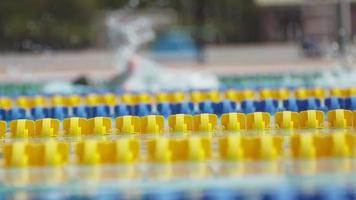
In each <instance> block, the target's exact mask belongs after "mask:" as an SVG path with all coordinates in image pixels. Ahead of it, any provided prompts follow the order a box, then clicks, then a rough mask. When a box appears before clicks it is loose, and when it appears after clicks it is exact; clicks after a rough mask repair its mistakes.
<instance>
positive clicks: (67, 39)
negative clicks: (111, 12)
mask: <svg viewBox="0 0 356 200" xmlns="http://www.w3.org/2000/svg"><path fill="white" fill-rule="evenodd" d="M96 7H97V6H96V0H85V1H83V0H60V1H48V0H1V1H0V13H1V14H0V25H1V28H0V32H1V33H0V40H1V43H0V44H1V46H2V47H3V48H4V47H5V48H12V49H19V50H23V49H24V50H26V49H29V50H41V49H42V48H78V47H84V46H87V45H89V44H90V41H91V40H92V38H93V37H94V31H93V30H94V29H93V28H92V26H91V24H92V21H93V18H94V17H95V14H96V10H97V9H96Z"/></svg>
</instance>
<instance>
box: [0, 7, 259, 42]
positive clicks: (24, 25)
mask: <svg viewBox="0 0 356 200" xmlns="http://www.w3.org/2000/svg"><path fill="white" fill-rule="evenodd" d="M127 4H128V0H0V49H1V48H5V49H9V48H10V49H26V48H31V47H29V46H31V44H36V45H37V46H44V47H50V48H55V49H61V48H83V47H87V46H90V45H91V44H92V43H93V41H94V39H95V36H96V31H95V27H94V22H95V19H97V16H98V14H99V13H100V12H102V11H103V10H104V11H106V10H114V9H118V8H121V7H123V6H125V5H127ZM157 6H160V7H167V8H173V9H174V10H176V12H177V14H178V18H179V19H180V25H183V26H185V27H192V29H191V32H192V34H193V36H195V37H196V38H197V39H199V38H201V37H206V36H204V35H208V36H210V35H211V33H214V35H215V37H214V42H222V43H224V42H248V41H256V40H258V36H259V35H258V32H259V31H258V18H257V17H258V10H257V8H256V7H255V5H254V2H253V0H140V4H139V6H138V8H137V9H140V8H147V7H157ZM202 35H203V36H202ZM29 44H30V45H29ZM32 46H33V45H32Z"/></svg>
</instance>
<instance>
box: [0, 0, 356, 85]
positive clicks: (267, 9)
mask: <svg viewBox="0 0 356 200" xmlns="http://www.w3.org/2000/svg"><path fill="white" fill-rule="evenodd" d="M355 34H356V2H354V1H353V0H330V1H318V0H314V1H305V0H219V1H216V0H195V1H184V0H61V1H48V0H15V1H14V0H1V1H0V68H1V69H2V70H1V72H0V79H1V80H2V81H10V82H11V81H13V80H17V81H24V80H25V81H32V82H33V81H38V80H39V79H41V80H42V79H44V80H51V81H53V80H63V79H66V80H72V81H73V80H74V81H76V80H78V79H79V80H83V77H84V82H86V79H89V80H92V79H101V81H102V80H105V79H115V81H114V82H115V84H120V83H121V82H122V81H121V79H122V77H119V76H118V77H117V76H114V77H113V73H114V74H124V75H125V76H126V75H127V76H128V73H126V72H129V70H130V69H126V68H127V67H128V66H129V63H130V62H134V61H135V59H133V56H134V55H136V54H138V55H140V56H143V57H145V58H147V59H148V60H149V61H152V62H150V64H147V63H145V62H143V63H144V64H142V66H143V68H148V69H150V68H149V67H146V66H151V65H159V66H164V67H165V68H169V69H172V70H175V69H180V70H188V71H189V70H190V71H195V72H199V73H200V72H202V71H207V72H209V73H211V74H213V75H214V76H233V75H237V76H241V75H246V76H247V75H256V74H271V73H273V74H283V73H284V74H285V73H288V74H290V73H306V74H308V73H309V72H315V71H316V72H320V71H323V70H324V71H325V70H326V69H329V68H334V67H335V66H337V67H339V68H343V69H345V68H348V69H349V68H351V67H352V65H353V63H354V59H353V58H354V53H353V49H354V47H353V40H354V38H355ZM153 61H154V63H157V64H153ZM120 81H121V82H120ZM79 82H80V81H79ZM82 82H83V81H82ZM96 82H98V81H96ZM99 82H100V80H99Z"/></svg>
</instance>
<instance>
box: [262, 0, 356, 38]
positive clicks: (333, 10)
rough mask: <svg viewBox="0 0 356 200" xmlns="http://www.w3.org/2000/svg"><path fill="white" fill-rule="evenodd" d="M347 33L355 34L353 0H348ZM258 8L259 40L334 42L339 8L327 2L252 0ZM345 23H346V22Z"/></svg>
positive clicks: (334, 3)
mask: <svg viewBox="0 0 356 200" xmlns="http://www.w3.org/2000/svg"><path fill="white" fill-rule="evenodd" d="M350 1H351V3H350V7H349V9H350V13H351V14H349V15H351V16H350V17H349V18H350V20H349V22H350V23H349V24H350V26H349V29H350V30H349V32H350V33H349V34H350V36H353V35H355V34H356V1H355V0H350ZM256 4H257V5H258V6H259V7H260V9H261V25H262V27H261V28H262V30H261V33H263V35H261V39H262V40H263V41H274V42H276V41H278V42H279V41H298V40H306V39H308V40H314V41H318V42H319V43H320V42H325V41H329V42H330V41H336V40H338V36H339V32H338V30H339V26H340V23H339V21H340V13H339V12H340V8H339V6H340V5H339V4H338V3H336V2H331V1H305V0H256ZM347 26H348V25H347Z"/></svg>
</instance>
